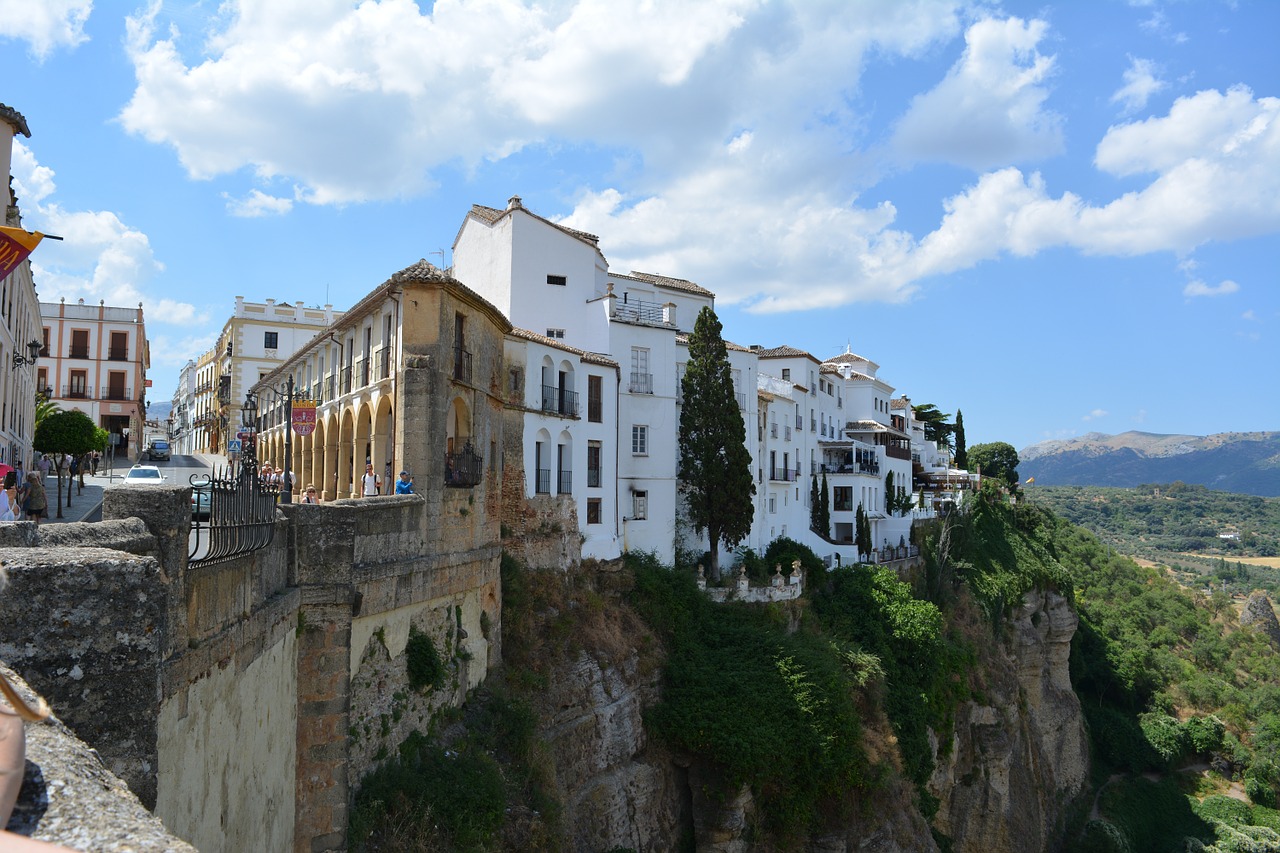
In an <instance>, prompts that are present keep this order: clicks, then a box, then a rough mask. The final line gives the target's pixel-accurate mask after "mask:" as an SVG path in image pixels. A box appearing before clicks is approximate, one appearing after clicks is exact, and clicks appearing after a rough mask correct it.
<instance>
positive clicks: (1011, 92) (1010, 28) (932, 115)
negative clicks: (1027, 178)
mask: <svg viewBox="0 0 1280 853" xmlns="http://www.w3.org/2000/svg"><path fill="white" fill-rule="evenodd" d="M1047 28H1048V25H1047V24H1046V23H1045V22H1044V21H1038V20H1032V21H1023V20H1022V19H1021V18H1008V19H1005V20H995V19H987V20H984V21H979V22H978V23H976V24H974V25H973V26H971V27H970V28H969V30H968V32H967V33H965V42H966V45H967V46H966V48H965V52H964V56H963V57H961V59H960V61H959V62H957V63H956V65H955V66H954V67H953V68H952V69H951V71H950V72H949V73H948V74H947V77H946V79H944V80H943V81H942V82H941V83H939V84H938V85H937V86H936V87H934V88H933V89H932V90H931V91H929V92H926V93H925V94H922V95H917V96H916V97H915V98H914V99H913V100H912V102H911V106H910V108H909V109H908V110H907V112H906V114H905V115H904V116H903V117H902V118H901V120H900V121H899V122H898V126H897V129H896V131H895V133H894V139H893V144H894V147H895V148H896V149H898V150H899V151H900V152H902V153H903V154H904V155H906V156H907V157H909V158H913V159H917V160H940V161H945V162H950V163H957V164H959V165H962V166H968V167H970V168H974V169H986V168H991V167H995V166H1003V165H1007V164H1009V163H1015V162H1021V161H1026V160H1033V159H1039V158H1042V157H1047V156H1050V155H1053V154H1057V153H1059V152H1060V151H1061V150H1062V148H1063V142H1062V130H1061V125H1062V117H1061V116H1059V115H1058V114H1056V113H1054V112H1052V111H1049V110H1047V109H1045V101H1046V100H1047V98H1048V96H1049V90H1048V89H1047V88H1045V87H1044V85H1043V84H1044V83H1045V81H1046V80H1047V79H1048V78H1049V77H1050V75H1051V74H1052V72H1053V69H1054V57H1052V56H1043V55H1041V54H1040V53H1039V51H1037V49H1036V47H1037V45H1039V43H1040V41H1041V40H1042V39H1043V38H1044V37H1045V33H1046V30H1047Z"/></svg>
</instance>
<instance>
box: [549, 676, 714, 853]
mask: <svg viewBox="0 0 1280 853" xmlns="http://www.w3.org/2000/svg"><path fill="white" fill-rule="evenodd" d="M658 675H659V673H658V672H656V671H655V672H653V673H641V671H640V666H639V658H638V656H636V655H634V654H633V655H631V656H630V657H628V658H626V659H625V660H624V661H623V662H622V663H621V664H620V665H618V666H611V667H605V666H602V665H601V664H600V663H599V662H598V661H596V660H595V659H594V658H592V657H590V656H588V655H586V654H581V655H579V656H578V657H577V658H576V659H574V660H571V661H567V662H565V663H564V664H561V665H558V666H556V667H554V669H553V671H552V673H551V676H550V678H549V679H548V681H549V686H548V689H547V692H546V693H544V694H543V702H542V704H541V707H540V708H539V709H538V710H539V716H540V717H541V719H542V720H543V724H544V727H543V731H542V735H543V737H544V739H545V740H546V741H547V742H548V745H549V747H550V749H551V751H552V754H553V756H554V760H555V768H556V779H557V782H558V783H559V786H560V789H561V794H562V802H563V803H564V829H565V833H566V835H567V839H566V840H567V844H566V847H567V849H570V850H608V849H611V848H613V847H624V848H631V849H633V850H636V851H660V850H674V849H678V848H679V846H680V845H679V843H678V842H679V839H680V837H681V833H682V831H683V828H684V827H685V826H687V825H688V823H689V820H690V817H689V803H688V788H689V786H688V782H687V779H686V778H685V771H684V770H683V769H682V768H680V767H679V766H677V765H676V763H675V762H674V761H672V759H671V757H670V755H668V754H667V753H665V752H663V751H661V750H657V749H653V748H651V745H650V744H649V742H648V739H647V736H646V733H645V730H644V723H643V721H642V719H641V712H642V710H643V708H644V707H645V706H646V705H647V704H651V703H653V702H654V701H656V698H657V695H658V683H657V679H658Z"/></svg>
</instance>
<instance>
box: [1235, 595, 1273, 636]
mask: <svg viewBox="0 0 1280 853" xmlns="http://www.w3.org/2000/svg"><path fill="white" fill-rule="evenodd" d="M1240 624H1241V625H1252V626H1253V627H1254V628H1255V629H1257V630H1259V631H1261V632H1262V633H1264V634H1266V635H1267V639H1269V640H1271V643H1272V645H1277V646H1280V622H1278V621H1276V611H1275V609H1274V608H1273V607H1272V606H1271V599H1269V598H1267V595H1266V593H1263V592H1255V593H1253V594H1252V595H1250V596H1249V600H1248V601H1247V602H1246V603H1245V605H1244V612H1242V613H1241V614H1240Z"/></svg>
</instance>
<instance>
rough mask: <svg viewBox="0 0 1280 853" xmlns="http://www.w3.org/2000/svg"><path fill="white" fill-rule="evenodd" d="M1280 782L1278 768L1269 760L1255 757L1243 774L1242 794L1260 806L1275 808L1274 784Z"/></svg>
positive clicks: (1258, 756) (1279, 770) (1279, 768)
mask: <svg viewBox="0 0 1280 853" xmlns="http://www.w3.org/2000/svg"><path fill="white" fill-rule="evenodd" d="M1277 782H1280V767H1278V766H1277V765H1276V763H1275V762H1274V761H1273V760H1271V759H1270V758H1265V757H1263V756H1260V755H1256V757H1255V758H1254V760H1253V763H1252V764H1250V765H1249V769H1248V770H1246V771H1245V774H1244V792H1245V793H1246V794H1248V795H1249V799H1250V800H1252V801H1253V802H1254V803H1257V804H1258V805H1260V806H1266V807H1267V808H1275V807H1276V783H1277Z"/></svg>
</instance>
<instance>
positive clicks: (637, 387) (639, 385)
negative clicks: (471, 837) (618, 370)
mask: <svg viewBox="0 0 1280 853" xmlns="http://www.w3.org/2000/svg"><path fill="white" fill-rule="evenodd" d="M629 390H630V392H631V393H632V394H652V393H653V374H652V373H632V374H631V385H630V386H629Z"/></svg>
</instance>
